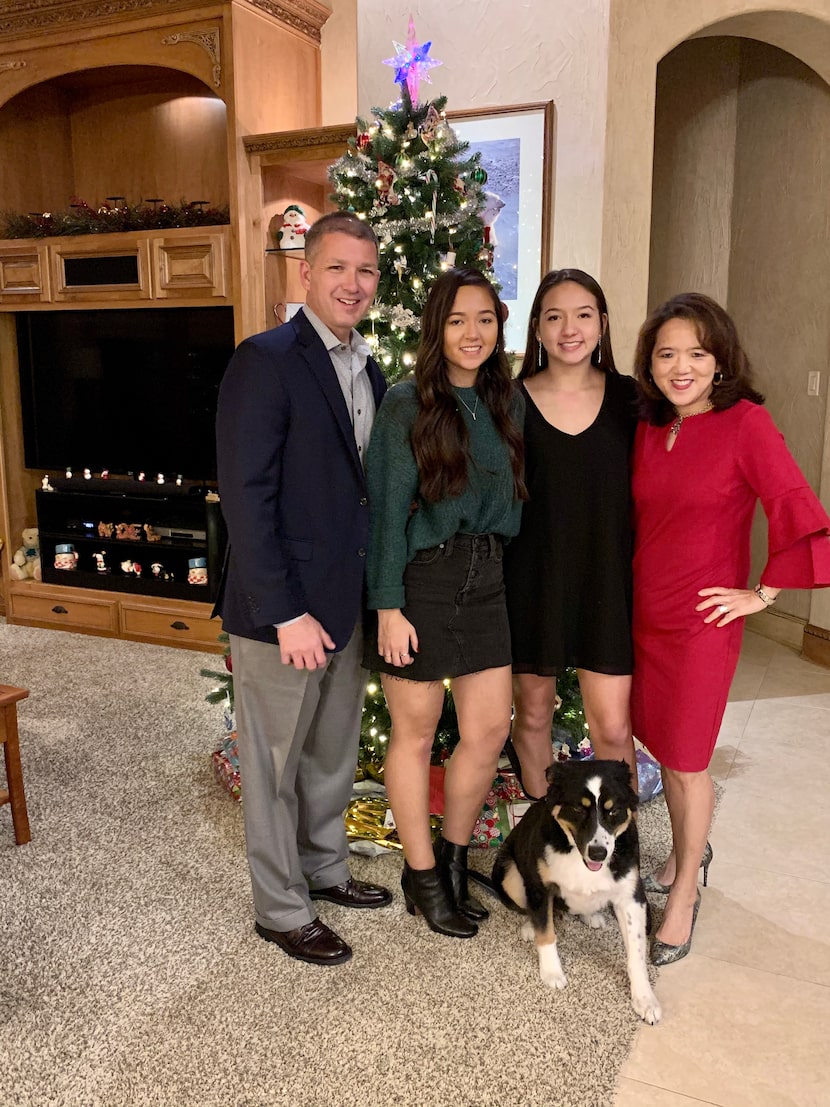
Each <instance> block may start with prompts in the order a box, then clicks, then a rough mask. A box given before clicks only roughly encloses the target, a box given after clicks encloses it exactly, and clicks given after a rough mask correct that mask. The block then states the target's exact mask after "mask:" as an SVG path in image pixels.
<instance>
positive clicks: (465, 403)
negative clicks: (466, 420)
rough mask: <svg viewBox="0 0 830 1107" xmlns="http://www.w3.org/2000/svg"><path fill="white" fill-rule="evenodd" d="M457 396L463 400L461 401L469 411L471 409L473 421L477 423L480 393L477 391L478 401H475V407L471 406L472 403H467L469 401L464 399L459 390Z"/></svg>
mask: <svg viewBox="0 0 830 1107" xmlns="http://www.w3.org/2000/svg"><path fill="white" fill-rule="evenodd" d="M456 396H457V398H458V399H459V400H460V401H461V403H462V404H463V405H464V407H466V409H467V411H469V413H470V415H472V417H473V422H474V423H475V421H476V412H477V411H478V393H477V392H476V402H475V405H474V406H473V407H470V405H469V404H468V403H467V401H466V400H465V399H464V397H463V396H461V395H459V394H458V392H456Z"/></svg>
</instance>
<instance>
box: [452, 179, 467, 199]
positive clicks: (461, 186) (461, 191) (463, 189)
mask: <svg viewBox="0 0 830 1107" xmlns="http://www.w3.org/2000/svg"><path fill="white" fill-rule="evenodd" d="M452 187H453V188H454V189H455V191H456V192H457V193H458V195H459V196H466V195H467V186H466V184H465V183H464V181H463V180H462V179H461V177H456V178H455V179H454V180H453V182H452Z"/></svg>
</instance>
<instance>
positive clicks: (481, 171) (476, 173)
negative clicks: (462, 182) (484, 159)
mask: <svg viewBox="0 0 830 1107" xmlns="http://www.w3.org/2000/svg"><path fill="white" fill-rule="evenodd" d="M470 176H471V177H472V178H473V180H474V181H475V183H476V184H479V185H483V184H486V183H487V170H486V169H485V168H484V167H483V166H481V165H477V166H476V167H475V169H474V170H473V171H472V173H471V174H470Z"/></svg>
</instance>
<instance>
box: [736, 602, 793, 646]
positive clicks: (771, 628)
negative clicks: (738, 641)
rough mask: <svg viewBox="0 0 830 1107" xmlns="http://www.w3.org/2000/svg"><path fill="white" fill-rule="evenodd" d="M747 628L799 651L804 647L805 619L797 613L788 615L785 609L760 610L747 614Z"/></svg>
mask: <svg viewBox="0 0 830 1107" xmlns="http://www.w3.org/2000/svg"><path fill="white" fill-rule="evenodd" d="M746 629H747V630H751V631H754V632H755V634H760V635H761V636H762V637H763V638H771V639H772V640H773V642H780V643H781V645H782V646H790V647H791V648H792V649H794V650H798V651H799V652H801V650H802V648H803V644H804V620H803V619H797V618H796V617H795V615H787V614H786V613H785V612H783V611H772V610H767V611H759V612H757V613H756V614H754V615H748V616H747V620H746Z"/></svg>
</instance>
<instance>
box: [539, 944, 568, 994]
mask: <svg viewBox="0 0 830 1107" xmlns="http://www.w3.org/2000/svg"><path fill="white" fill-rule="evenodd" d="M538 950H539V975H540V976H541V978H542V983H543V984H547V986H548V987H549V988H557V989H559V990H561V989H562V988H564V987H565V985H566V984H567V983H568V978H567V976H565V973H564V972H563V970H562V962H561V961H560V960H559V950H558V949H557V948H556V942H551V944H550V945H546V946H539V947H538Z"/></svg>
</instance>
